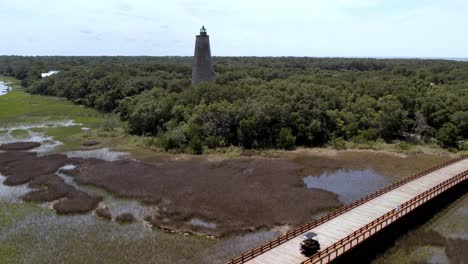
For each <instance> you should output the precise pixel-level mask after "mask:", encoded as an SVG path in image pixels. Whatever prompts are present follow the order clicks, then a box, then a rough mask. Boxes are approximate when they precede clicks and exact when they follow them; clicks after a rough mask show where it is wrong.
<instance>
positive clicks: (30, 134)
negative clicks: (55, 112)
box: [0, 120, 81, 154]
mask: <svg viewBox="0 0 468 264" xmlns="http://www.w3.org/2000/svg"><path fill="white" fill-rule="evenodd" d="M79 125H81V124H79V123H75V122H74V121H73V120H63V121H48V122H43V123H37V124H25V125H17V126H6V127H0V131H1V133H0V144H7V143H13V142H39V143H41V146H40V147H38V148H35V149H32V150H30V151H33V152H37V153H39V154H45V153H49V152H51V151H53V150H54V149H56V148H57V147H58V146H61V145H63V143H62V142H60V141H58V140H55V139H54V138H53V137H50V136H47V135H46V133H45V132H44V131H40V130H41V129H42V128H54V127H68V126H79ZM19 130H21V131H24V132H22V134H24V135H21V136H18V135H15V131H19Z"/></svg>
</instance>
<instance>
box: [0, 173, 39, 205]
mask: <svg viewBox="0 0 468 264" xmlns="http://www.w3.org/2000/svg"><path fill="white" fill-rule="evenodd" d="M5 180H6V177H5V176H3V175H2V174H1V173H0V201H4V202H18V201H20V198H19V197H20V196H22V195H24V194H26V193H28V192H30V191H31V190H32V189H31V188H29V187H28V185H27V184H23V185H17V186H6V185H4V184H3V181H5Z"/></svg>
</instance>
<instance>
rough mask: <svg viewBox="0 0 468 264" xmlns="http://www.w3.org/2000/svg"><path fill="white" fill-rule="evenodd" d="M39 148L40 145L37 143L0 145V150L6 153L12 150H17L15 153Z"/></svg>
mask: <svg viewBox="0 0 468 264" xmlns="http://www.w3.org/2000/svg"><path fill="white" fill-rule="evenodd" d="M39 146H41V143H39V142H14V143H8V144H2V145H0V150H6V151H12V150H17V151H22V150H30V149H34V148H37V147H39Z"/></svg>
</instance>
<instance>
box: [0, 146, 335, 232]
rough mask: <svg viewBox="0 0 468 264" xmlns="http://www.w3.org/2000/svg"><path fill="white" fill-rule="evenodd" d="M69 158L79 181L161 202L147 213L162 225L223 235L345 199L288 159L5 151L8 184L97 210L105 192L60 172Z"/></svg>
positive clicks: (298, 217)
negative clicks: (85, 188) (307, 180)
mask: <svg viewBox="0 0 468 264" xmlns="http://www.w3.org/2000/svg"><path fill="white" fill-rule="evenodd" d="M65 164H75V165H77V168H76V169H75V170H73V171H67V174H71V175H72V176H73V177H74V178H75V181H76V182H78V183H81V184H91V185H95V186H98V187H101V188H104V189H106V190H108V191H110V192H112V193H114V194H116V195H118V196H121V197H129V198H136V199H139V200H140V201H145V202H146V203H151V204H154V205H156V206H157V207H158V208H159V212H158V213H155V214H154V215H150V216H148V217H147V219H148V220H150V222H151V223H152V224H153V225H155V226H157V227H161V228H170V229H174V228H175V229H178V230H189V231H192V232H203V233H209V234H214V235H222V234H226V233H229V232H236V231H248V230H255V229H257V228H261V227H271V226H275V225H280V224H285V223H288V224H291V225H299V224H303V223H305V222H308V221H309V220H310V219H311V218H312V215H313V214H314V213H316V212H317V211H321V210H325V209H329V208H333V207H337V206H339V205H340V202H339V201H338V199H337V195H335V194H333V193H331V192H327V191H324V190H318V189H316V190H309V189H307V188H305V187H304V186H303V184H302V178H301V177H300V176H299V175H298V171H299V170H300V169H301V167H300V166H299V165H298V164H297V163H295V162H291V161H288V160H284V159H258V158H248V159H232V160H223V161H210V160H207V159H203V158H200V159H188V160H167V159H166V160H160V161H159V162H157V163H145V162H139V161H132V160H121V161H115V162H108V161H103V160H97V159H80V158H67V157H66V156H64V155H57V154H54V155H47V156H37V155H36V154H35V153H28V152H5V153H0V168H1V169H0V172H1V173H2V174H3V175H5V176H6V177H7V179H6V181H5V183H7V184H23V183H27V182H30V186H31V187H33V188H39V189H38V190H34V191H32V192H31V193H29V194H27V195H25V197H24V199H26V200H33V201H53V200H58V202H57V203H55V204H54V209H55V210H57V212H58V213H80V212H87V211H91V210H94V209H95V208H96V207H97V204H98V202H99V201H100V198H99V197H91V196H89V195H88V194H86V193H83V192H81V191H77V190H75V189H74V188H73V187H72V186H70V185H68V184H66V183H65V182H64V181H63V179H62V178H60V177H58V176H57V175H55V174H54V173H55V172H56V171H57V170H58V169H59V168H60V167H62V166H64V165H65ZM193 218H198V219H201V220H203V221H207V222H210V223H215V224H216V228H210V227H206V226H197V225H193V224H192V223H191V219H193Z"/></svg>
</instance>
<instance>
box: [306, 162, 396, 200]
mask: <svg viewBox="0 0 468 264" xmlns="http://www.w3.org/2000/svg"><path fill="white" fill-rule="evenodd" d="M304 183H305V184H306V185H307V188H309V189H312V188H318V189H324V190H327V191H330V192H333V193H336V194H337V195H338V196H339V199H340V201H341V202H342V203H344V204H348V203H351V202H352V201H354V200H357V199H359V198H361V197H362V196H364V195H366V194H368V193H371V192H373V191H376V190H378V189H380V188H382V187H384V186H385V185H387V184H388V183H389V180H388V179H386V178H385V177H384V176H382V175H380V174H378V173H377V172H376V171H374V170H372V169H365V170H349V169H340V170H336V171H334V172H326V173H323V174H322V175H320V176H318V177H317V176H313V175H311V176H308V177H306V178H304Z"/></svg>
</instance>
